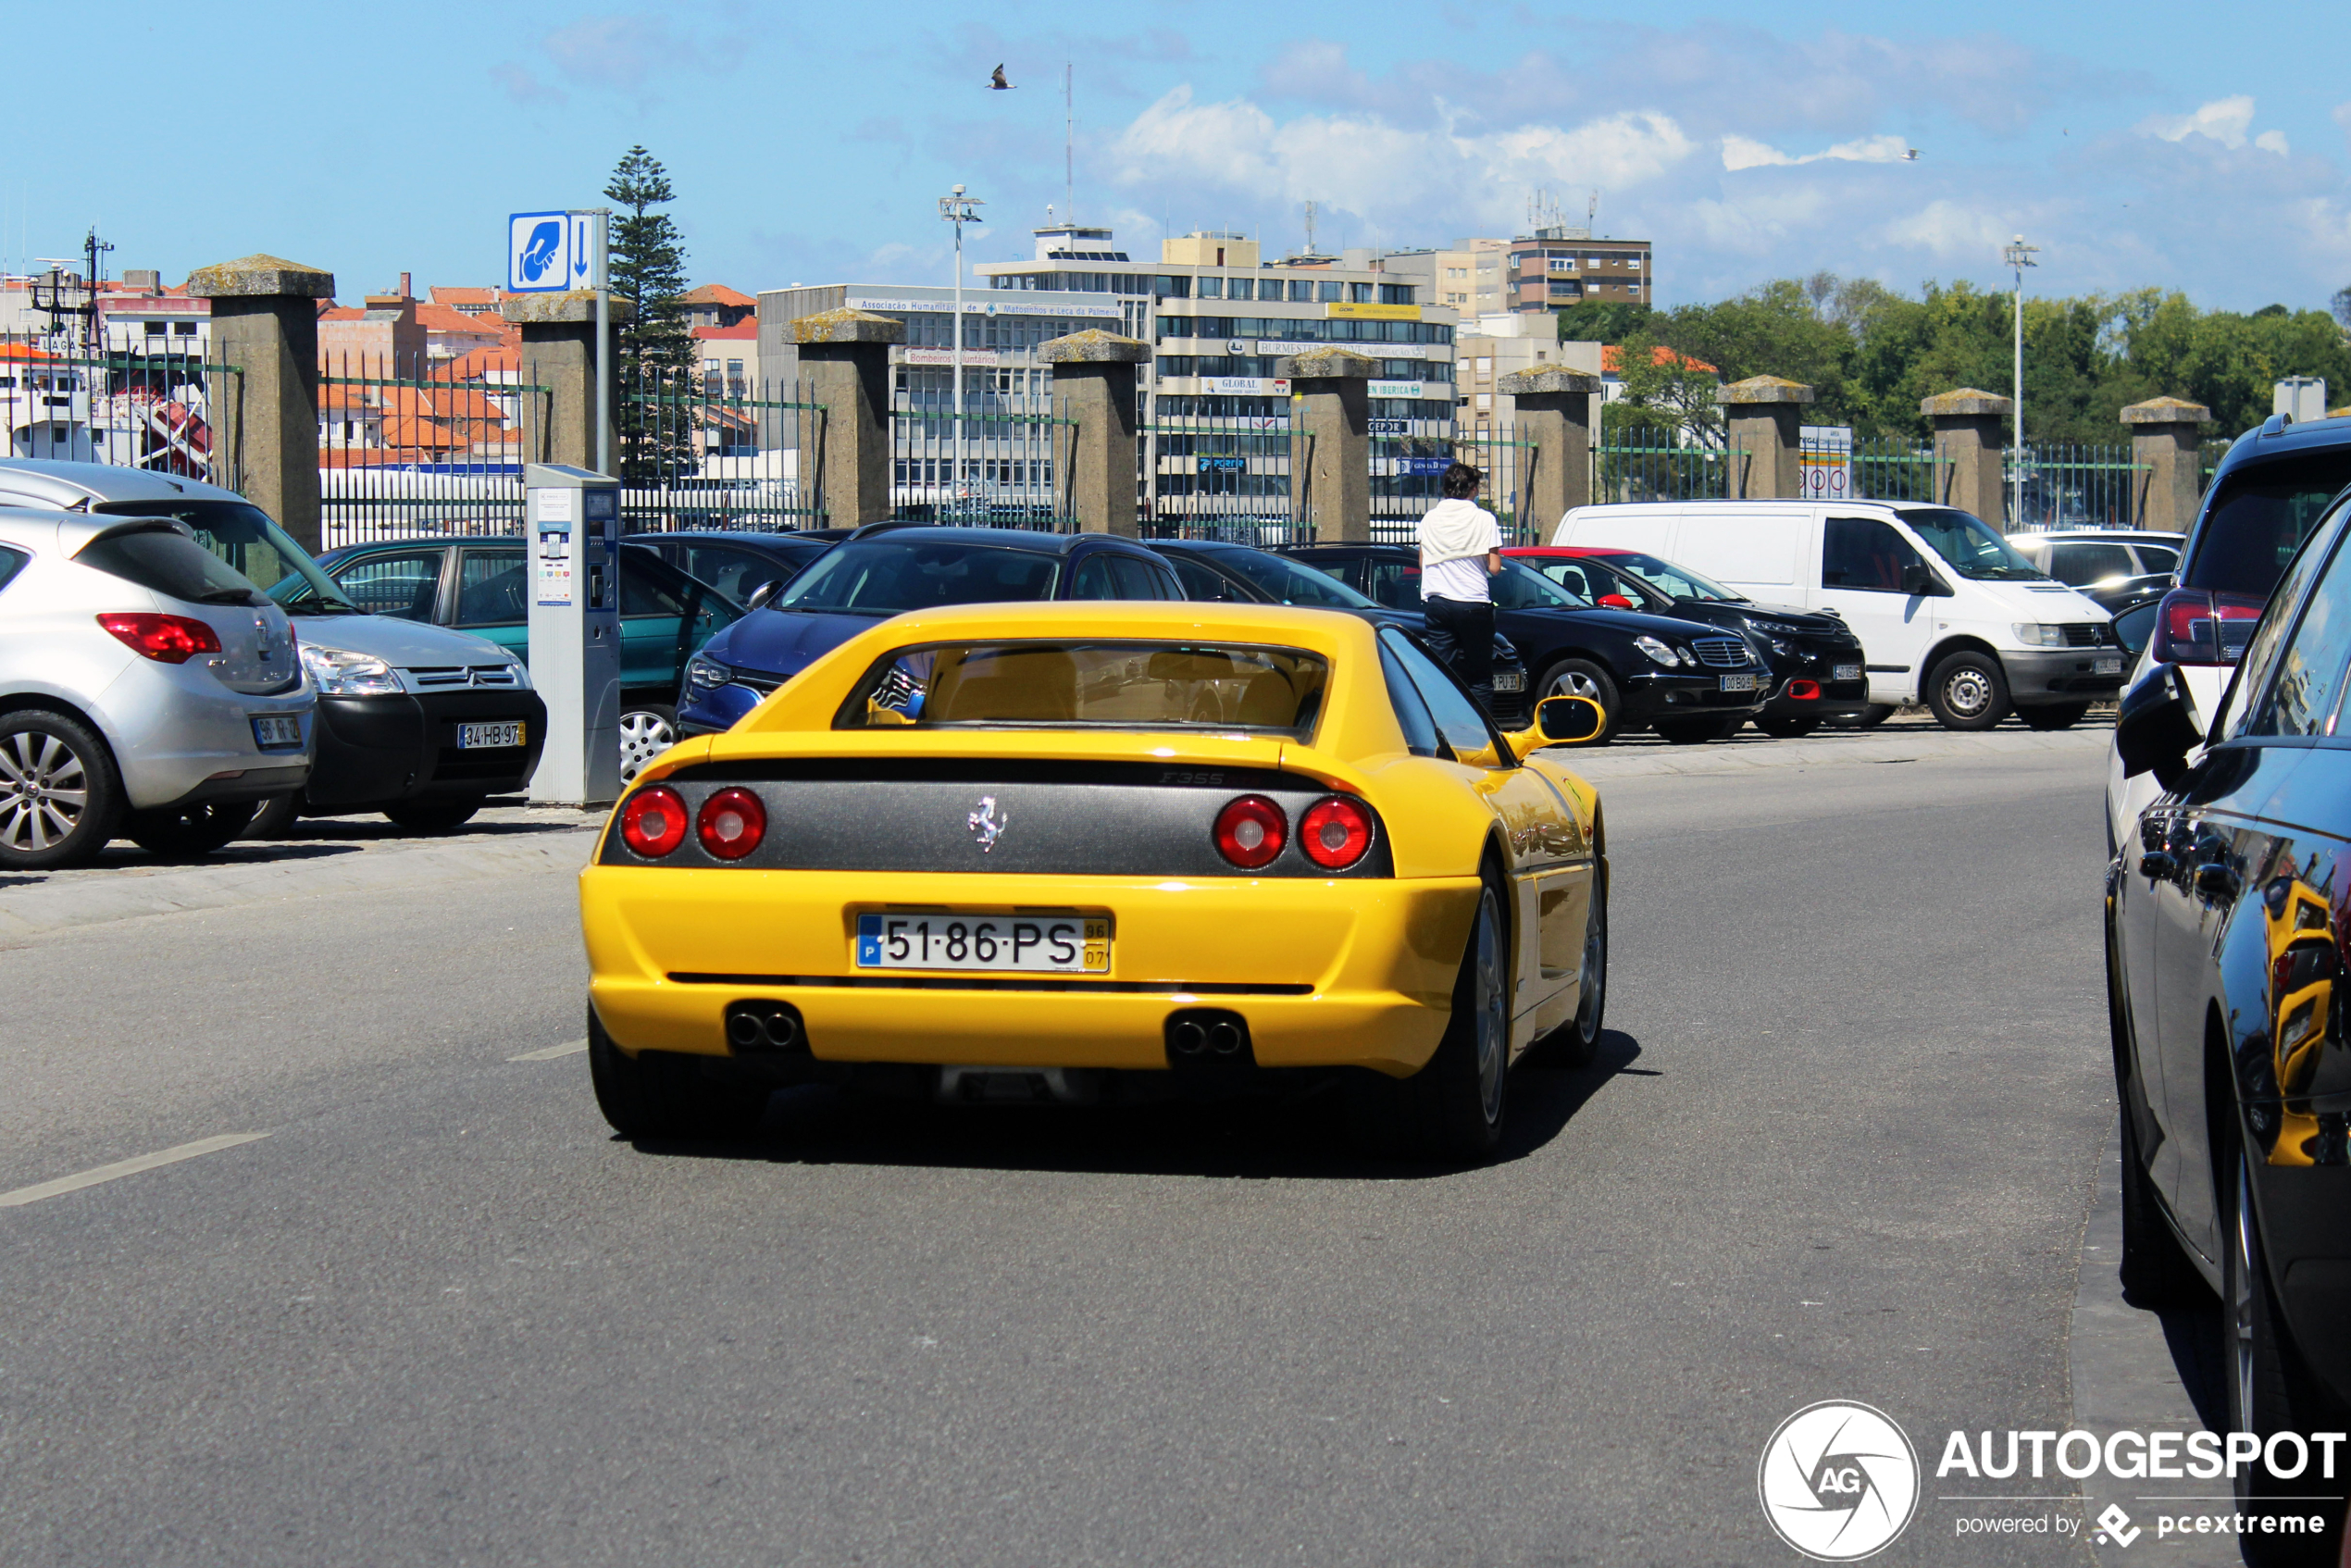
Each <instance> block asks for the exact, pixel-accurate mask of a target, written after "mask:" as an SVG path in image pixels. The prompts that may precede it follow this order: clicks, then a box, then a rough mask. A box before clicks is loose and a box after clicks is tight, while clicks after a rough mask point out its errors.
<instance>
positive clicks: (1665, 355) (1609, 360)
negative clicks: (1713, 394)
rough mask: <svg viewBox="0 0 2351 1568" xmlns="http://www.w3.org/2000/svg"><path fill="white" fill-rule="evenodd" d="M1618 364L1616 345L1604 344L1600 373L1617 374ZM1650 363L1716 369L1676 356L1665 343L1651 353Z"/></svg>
mask: <svg viewBox="0 0 2351 1568" xmlns="http://www.w3.org/2000/svg"><path fill="white" fill-rule="evenodd" d="M1617 363H1618V361H1617V355H1616V345H1615V344H1614V343H1602V344H1601V345H1600V373H1601V374H1602V375H1604V376H1606V375H1613V374H1615V372H1616V368H1617ZM1649 363H1650V364H1652V365H1664V366H1669V367H1670V366H1673V365H1674V364H1676V363H1678V364H1680V365H1681V366H1682V367H1684V368H1685V369H1689V370H1707V371H1711V370H1713V369H1714V367H1713V366H1711V365H1709V364H1708V363H1707V362H1706V361H1705V360H1703V359H1692V358H1691V357H1690V356H1689V355H1686V354H1675V353H1674V352H1673V350H1672V349H1670V348H1667V347H1666V346H1665V345H1664V344H1663V343H1659V344H1658V345H1656V346H1655V347H1654V348H1652V349H1651V350H1650V351H1649Z"/></svg>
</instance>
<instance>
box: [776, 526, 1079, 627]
mask: <svg viewBox="0 0 2351 1568" xmlns="http://www.w3.org/2000/svg"><path fill="white" fill-rule="evenodd" d="M1060 577H1061V557H1059V556H1058V555H1048V554H1044V553H1042V552H1041V551H1035V550H1016V549H1007V548H1006V547H1004V546H1003V545H1001V544H976V543H970V542H967V541H960V540H956V541H949V540H914V539H890V538H888V537H884V538H881V539H865V540H856V541H849V542H845V543H842V544H839V545H836V546H835V547H834V548H833V549H832V550H830V551H829V552H827V554H825V555H824V556H823V557H822V558H821V559H819V560H818V561H817V563H816V564H815V566H811V567H809V568H808V569H807V570H806V571H804V572H802V573H801V574H800V576H798V577H796V578H794V579H792V580H791V583H790V586H789V587H787V588H786V589H785V590H784V591H782V592H781V593H778V594H777V595H776V597H775V598H774V599H773V600H771V601H770V602H769V603H770V604H771V606H772V607H773V608H776V609H779V610H837V611H847V612H848V613H850V614H852V615H866V616H894V615H898V614H900V613H901V612H902V611H906V610H923V609H929V608H931V607H932V606H934V605H939V604H998V603H1011V602H1014V601H1023V600H1036V599H1051V597H1052V596H1053V584H1054V583H1055V582H1056V581H1057V580H1059V579H1060Z"/></svg>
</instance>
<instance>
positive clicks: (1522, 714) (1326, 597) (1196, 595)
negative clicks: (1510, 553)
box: [1151, 539, 1534, 729]
mask: <svg viewBox="0 0 2351 1568" xmlns="http://www.w3.org/2000/svg"><path fill="white" fill-rule="evenodd" d="M1151 548H1152V549H1153V550H1156V551H1158V552H1159V553H1160V554H1162V555H1164V556H1165V557H1167V564H1168V565H1169V566H1174V567H1175V568H1176V578H1177V579H1179V580H1181V581H1182V583H1183V585H1184V592H1185V594H1186V595H1187V596H1188V597H1190V598H1193V599H1201V600H1208V601H1212V602H1223V601H1233V600H1238V601H1239V602H1241V603H1243V604H1301V605H1304V606H1306V607H1307V608H1309V609H1326V610H1347V611H1350V612H1352V613H1354V614H1356V615H1359V616H1362V617H1363V618H1364V619H1366V620H1369V621H1373V622H1375V623H1377V624H1379V625H1382V626H1398V627H1402V628H1404V629H1405V630H1407V631H1411V632H1416V633H1417V632H1419V631H1421V630H1423V629H1424V628H1425V627H1426V625H1427V621H1428V617H1427V616H1424V615H1422V614H1421V613H1420V612H1418V611H1416V610H1391V609H1389V608H1387V606H1386V605H1384V604H1376V603H1375V602H1374V601H1373V600H1371V599H1368V598H1366V597H1365V596H1364V595H1362V594H1361V593H1358V592H1356V591H1355V590H1353V589H1351V588H1350V587H1348V586H1347V584H1345V583H1343V582H1341V581H1339V580H1338V579H1337V578H1335V577H1332V576H1331V575H1330V574H1329V573H1328V572H1318V571H1316V570H1315V569H1314V568H1313V567H1312V566H1300V564H1299V563H1298V562H1296V561H1292V560H1289V559H1287V557H1285V556H1281V555H1276V554H1273V553H1272V552H1271V551H1267V550H1258V549H1253V548H1251V547H1250V546H1249V545H1246V544H1230V543H1226V542H1225V541H1220V540H1204V539H1168V540H1154V541H1151ZM1533 711H1534V710H1533V708H1532V707H1531V705H1530V704H1529V703H1527V700H1526V665H1525V663H1524V661H1523V660H1521V659H1520V658H1519V656H1518V650H1517V649H1516V648H1513V647H1512V646H1511V640H1510V639H1509V638H1507V637H1505V636H1503V635H1502V634H1501V633H1500V632H1499V631H1498V632H1496V633H1495V634H1494V712H1493V713H1492V714H1491V715H1489V716H1490V717H1491V718H1492V719H1493V720H1494V722H1495V723H1496V724H1498V725H1500V726H1501V727H1502V728H1504V729H1523V728H1525V727H1526V723H1527V719H1528V716H1529V715H1530V714H1531V713H1532V712H1533Z"/></svg>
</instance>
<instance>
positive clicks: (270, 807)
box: [243, 790, 302, 840]
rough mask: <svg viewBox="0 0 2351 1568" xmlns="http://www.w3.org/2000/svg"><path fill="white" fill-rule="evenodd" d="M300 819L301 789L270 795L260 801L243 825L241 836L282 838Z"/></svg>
mask: <svg viewBox="0 0 2351 1568" xmlns="http://www.w3.org/2000/svg"><path fill="white" fill-rule="evenodd" d="M301 820H302V791H301V790H287V791H286V792H285V793H284V794H282V795H272V796H270V797H269V798H268V799H267V800H266V801H264V802H262V803H261V809H260V810H259V811H257V812H255V813H254V814H253V820H252V821H251V822H249V823H247V824H246V825H245V830H244V833H243V837H244V838H246V839H248V840H251V839H282V838H285V837H287V836H288V835H289V834H291V833H292V831H293V828H294V824H295V823H297V822H299V821H301Z"/></svg>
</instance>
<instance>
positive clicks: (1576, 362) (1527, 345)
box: [1454, 311, 1604, 441]
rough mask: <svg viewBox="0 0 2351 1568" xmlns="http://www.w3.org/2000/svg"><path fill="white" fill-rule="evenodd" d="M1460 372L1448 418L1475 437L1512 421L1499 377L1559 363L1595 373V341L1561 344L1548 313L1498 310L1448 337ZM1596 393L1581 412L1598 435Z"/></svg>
mask: <svg viewBox="0 0 2351 1568" xmlns="http://www.w3.org/2000/svg"><path fill="white" fill-rule="evenodd" d="M1454 343H1455V352H1456V353H1457V354H1458V355H1459V356H1460V357H1459V358H1458V359H1457V360H1456V361H1455V364H1456V365H1457V366H1458V367H1459V369H1460V373H1461V380H1460V382H1459V386H1460V388H1461V402H1460V405H1459V407H1458V409H1457V410H1456V412H1455V415H1454V418H1455V422H1456V424H1457V426H1458V428H1459V429H1460V430H1461V433H1462V435H1464V436H1468V437H1474V438H1475V439H1477V440H1479V441H1489V440H1493V439H1496V438H1498V437H1499V436H1502V435H1504V434H1506V433H1507V432H1508V431H1509V430H1510V429H1511V427H1512V426H1514V425H1515V424H1516V423H1517V422H1518V404H1517V399H1515V398H1513V397H1511V394H1510V393H1508V392H1503V391H1501V390H1499V382H1500V380H1501V379H1502V378H1503V377H1505V376H1508V375H1510V374H1511V373H1512V372H1514V371H1519V370H1539V369H1542V368H1544V367H1549V366H1559V367H1564V368H1566V369H1570V370H1580V371H1582V372H1584V373H1585V374H1586V375H1587V376H1597V375H1598V374H1600V368H1601V363H1602V358H1603V355H1602V350H1601V347H1600V345H1599V344H1598V343H1592V342H1560V341H1559V337H1558V334H1557V333H1556V332H1555V331H1554V330H1553V329H1552V325H1551V317H1549V315H1548V314H1545V315H1541V316H1536V315H1530V314H1527V313H1524V312H1519V311H1502V312H1498V313H1496V314H1493V315H1489V316H1482V317H1478V318H1477V319H1476V320H1475V321H1474V322H1464V323H1462V330H1461V333H1460V335H1459V336H1458V337H1457V338H1456V339H1455V340H1454ZM1603 401H1604V399H1603V397H1602V394H1601V393H1599V392H1594V393H1593V394H1592V395H1591V397H1590V399H1589V404H1590V406H1589V407H1588V408H1587V409H1586V420H1587V426H1586V428H1587V429H1590V430H1591V431H1592V432H1593V434H1594V437H1595V439H1597V438H1598V431H1599V428H1600V425H1599V420H1600V404H1601V403H1602V402H1603Z"/></svg>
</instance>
